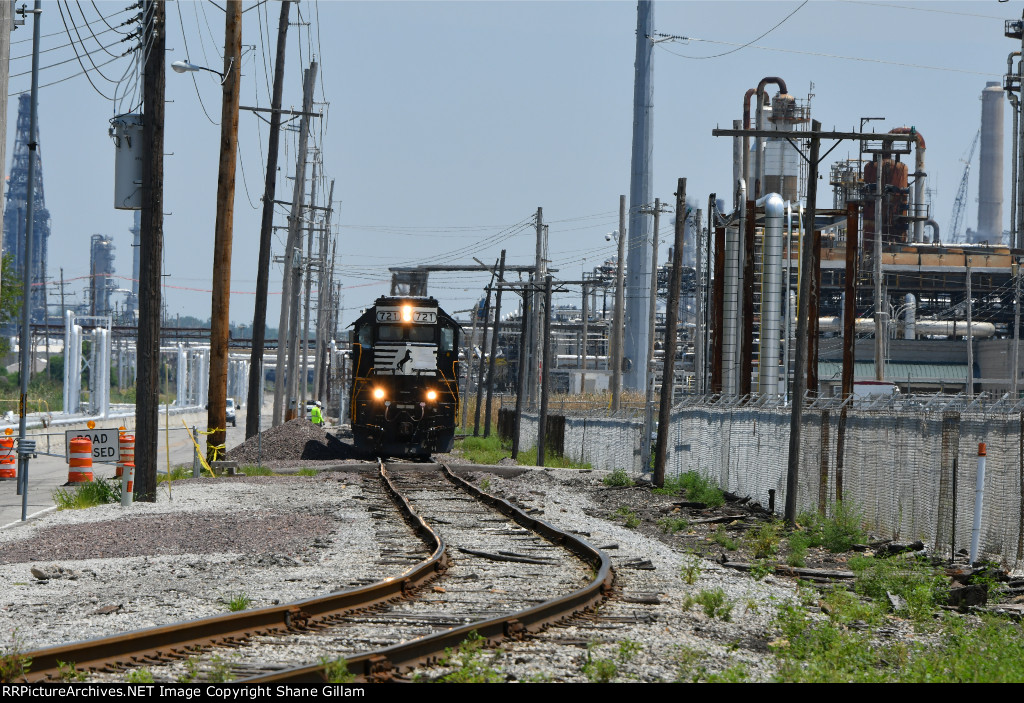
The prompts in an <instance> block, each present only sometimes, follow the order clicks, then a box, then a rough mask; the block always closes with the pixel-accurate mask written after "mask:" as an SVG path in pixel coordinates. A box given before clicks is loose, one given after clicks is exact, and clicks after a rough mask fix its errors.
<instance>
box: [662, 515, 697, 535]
mask: <svg viewBox="0 0 1024 703" xmlns="http://www.w3.org/2000/svg"><path fill="white" fill-rule="evenodd" d="M689 525H690V523H689V522H688V521H687V520H686V518H684V517H663V518H661V519H660V520H658V527H660V528H661V531H662V532H668V533H669V534H673V535H674V534H675V533H676V532H679V531H680V530H685V529H686V528H687V527H689Z"/></svg>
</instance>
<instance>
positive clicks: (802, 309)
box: [785, 120, 821, 527]
mask: <svg viewBox="0 0 1024 703" xmlns="http://www.w3.org/2000/svg"><path fill="white" fill-rule="evenodd" d="M820 131H821V123H820V122H818V121H817V120H814V122H812V123H811V134H812V136H811V154H810V164H809V165H810V175H809V176H808V178H807V183H808V187H807V209H806V210H805V211H804V219H805V222H804V232H807V233H808V234H811V236H812V238H813V232H814V219H815V217H816V216H817V210H818V154H819V153H820V151H821V137H820V136H818V133H819V132H820ZM800 254H801V259H802V260H801V266H802V271H803V274H802V275H801V276H800V306H799V310H798V311H797V316H796V339H797V345H796V371H795V374H794V378H793V406H792V407H793V410H792V414H791V415H790V419H789V465H788V469H787V472H786V513H785V518H786V522H787V523H788V524H789V526H790V527H793V526H794V525H796V490H797V488H796V487H797V479H798V478H799V476H800V430H801V423H802V422H803V416H804V391H806V390H807V364H808V363H809V362H811V361H813V362H814V363H817V359H808V358H807V345H806V344H801V343H800V340H802V339H806V338H807V327H808V313H809V311H810V296H811V279H813V278H814V271H813V270H812V269H811V265H812V264H813V262H814V252H813V246H808V243H806V242H805V244H804V247H803V249H802V251H801V252H800Z"/></svg>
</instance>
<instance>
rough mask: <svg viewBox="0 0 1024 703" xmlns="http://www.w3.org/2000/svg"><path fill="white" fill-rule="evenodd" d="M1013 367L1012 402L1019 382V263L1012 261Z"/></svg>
mask: <svg viewBox="0 0 1024 703" xmlns="http://www.w3.org/2000/svg"><path fill="white" fill-rule="evenodd" d="M1012 271H1013V362H1012V364H1013V368H1012V369H1011V371H1010V378H1011V381H1010V391H1011V393H1010V395H1011V397H1012V398H1013V400H1014V402H1016V401H1017V400H1019V398H1020V393H1019V392H1018V390H1017V386H1018V384H1019V383H1020V371H1019V369H1020V263H1019V262H1017V261H1014V262H1013V266H1012Z"/></svg>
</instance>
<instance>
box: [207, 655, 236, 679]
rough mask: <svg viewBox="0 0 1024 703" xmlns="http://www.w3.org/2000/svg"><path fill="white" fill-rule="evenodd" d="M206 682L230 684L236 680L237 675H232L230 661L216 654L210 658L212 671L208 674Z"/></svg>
mask: <svg viewBox="0 0 1024 703" xmlns="http://www.w3.org/2000/svg"><path fill="white" fill-rule="evenodd" d="M206 680H207V681H209V682H210V683H230V682H231V681H234V680H235V675H234V674H232V673H231V664H230V663H229V662H228V660H226V659H224V658H223V657H220V656H218V655H216V654H214V655H213V656H212V657H210V671H209V673H208V674H207V677H206Z"/></svg>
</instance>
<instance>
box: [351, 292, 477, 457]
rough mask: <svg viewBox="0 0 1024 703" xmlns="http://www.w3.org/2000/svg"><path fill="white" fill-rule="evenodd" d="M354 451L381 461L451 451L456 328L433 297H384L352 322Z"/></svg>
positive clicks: (455, 399) (455, 409)
mask: <svg viewBox="0 0 1024 703" xmlns="http://www.w3.org/2000/svg"><path fill="white" fill-rule="evenodd" d="M353 327H354V332H355V335H354V336H355V344H354V345H353V357H354V371H355V374H354V379H353V383H352V386H351V391H350V392H351V398H350V401H351V402H350V409H351V413H352V417H351V420H352V433H353V436H354V438H355V443H356V446H357V447H358V448H359V449H361V450H363V451H366V452H370V453H374V454H378V455H383V456H417V457H426V456H429V455H430V453H431V452H447V451H451V448H452V445H453V443H454V441H455V418H456V417H457V416H458V405H459V389H458V367H457V364H458V349H459V331H460V328H459V326H458V324H457V323H456V322H455V321H454V320H453V319H452V318H451V317H450V316H449V315H448V314H447V313H445V312H444V311H443V310H441V308H440V307H438V304H437V301H436V300H435V299H434V298H419V297H382V298H378V299H377V301H376V303H375V305H374V306H373V307H372V308H370V309H369V310H367V311H366V312H365V313H363V315H362V316H361V317H360V318H359V319H358V320H356V322H355V323H353Z"/></svg>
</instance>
